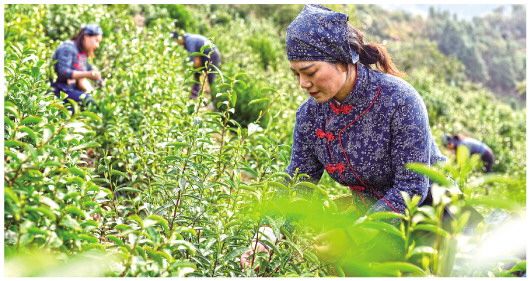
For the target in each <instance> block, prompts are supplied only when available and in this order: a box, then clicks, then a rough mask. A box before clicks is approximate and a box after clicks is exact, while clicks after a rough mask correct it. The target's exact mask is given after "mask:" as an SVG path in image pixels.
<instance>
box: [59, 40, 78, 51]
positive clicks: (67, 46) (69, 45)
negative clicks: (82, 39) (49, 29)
mask: <svg viewBox="0 0 530 281" xmlns="http://www.w3.org/2000/svg"><path fill="white" fill-rule="evenodd" d="M57 52H73V53H77V47H76V46H75V43H74V41H72V40H67V41H64V42H62V43H61V44H60V45H59V47H57Z"/></svg>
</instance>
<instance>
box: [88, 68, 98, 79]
mask: <svg viewBox="0 0 530 281" xmlns="http://www.w3.org/2000/svg"><path fill="white" fill-rule="evenodd" d="M87 78H89V79H90V80H94V81H97V80H101V73H100V72H99V71H97V70H92V71H90V75H89V76H88V77H87Z"/></svg>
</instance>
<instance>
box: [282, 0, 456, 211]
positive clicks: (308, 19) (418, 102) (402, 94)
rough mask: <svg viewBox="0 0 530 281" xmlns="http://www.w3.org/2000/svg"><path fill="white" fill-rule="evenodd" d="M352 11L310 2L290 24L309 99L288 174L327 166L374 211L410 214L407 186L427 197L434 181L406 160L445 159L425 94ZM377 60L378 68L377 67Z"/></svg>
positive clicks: (290, 47) (292, 56)
mask: <svg viewBox="0 0 530 281" xmlns="http://www.w3.org/2000/svg"><path fill="white" fill-rule="evenodd" d="M347 21H348V16H347V15H345V14H342V13H337V12H334V11H331V10H329V9H327V8H325V7H323V6H320V5H306V6H305V8H304V9H303V10H302V12H301V13H300V14H299V15H298V16H297V17H296V18H295V20H294V21H293V22H292V23H291V24H290V25H289V27H288V28H287V40H286V45H287V57H288V59H289V62H290V64H291V70H292V71H293V73H294V74H295V75H296V77H297V78H298V81H299V84H300V87H301V88H302V89H303V90H304V91H305V92H306V93H307V94H308V95H309V98H308V99H307V100H306V101H305V102H304V103H303V104H302V105H301V106H300V107H299V109H298V111H297V113H296V123H295V128H294V135H293V137H294V141H293V146H292V152H291V163H290V164H289V166H288V168H287V172H288V173H289V174H291V175H293V174H295V173H304V174H307V175H309V176H310V177H311V179H312V180H313V181H318V180H320V178H321V176H322V174H323V172H324V171H326V172H327V173H328V174H329V175H330V176H331V178H333V179H334V180H336V181H337V182H339V183H341V184H342V185H345V186H348V187H349V188H350V190H352V192H354V194H356V195H358V196H359V197H361V199H362V200H361V201H362V202H363V204H364V206H360V207H365V208H366V209H367V210H368V211H369V212H374V211H394V212H400V213H403V212H404V210H405V204H404V201H403V198H402V196H401V192H405V193H407V194H409V195H410V197H413V196H414V195H419V196H420V197H421V198H422V199H421V201H423V200H425V198H426V197H427V194H428V192H429V189H430V181H429V179H428V178H427V177H426V176H424V175H421V174H417V173H415V172H413V171H410V170H408V169H407V168H406V167H405V165H406V164H407V163H412V162H418V163H423V164H426V165H433V164H434V163H436V162H438V161H445V159H446V158H445V157H444V156H443V155H442V154H441V153H440V151H439V149H438V147H437V146H436V144H435V142H434V140H433V137H432V134H431V131H430V128H429V120H428V115H427V110H426V107H425V104H424V103H423V100H422V98H421V96H420V95H419V94H418V92H417V91H416V90H415V89H414V88H413V87H412V86H411V85H410V84H408V83H407V82H405V81H404V80H403V79H401V78H400V77H399V76H400V72H399V71H398V70H397V69H396V67H395V66H394V64H393V63H392V60H391V58H390V55H389V54H388V53H387V51H386V49H385V48H384V47H383V46H382V45H378V44H365V43H364V42H363V35H362V33H360V32H359V31H357V30H356V29H354V28H353V27H351V25H349V24H347ZM374 66H375V69H374Z"/></svg>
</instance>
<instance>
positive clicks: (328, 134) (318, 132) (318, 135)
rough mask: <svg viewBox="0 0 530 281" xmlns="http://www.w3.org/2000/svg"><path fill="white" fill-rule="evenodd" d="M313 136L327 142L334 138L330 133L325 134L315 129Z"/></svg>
mask: <svg viewBox="0 0 530 281" xmlns="http://www.w3.org/2000/svg"><path fill="white" fill-rule="evenodd" d="M315 135H316V136H317V137H318V138H321V139H323V138H325V139H327V140H328V141H332V140H334V139H335V136H334V135H333V134H332V133H330V132H326V131H324V130H322V129H317V130H316V132H315Z"/></svg>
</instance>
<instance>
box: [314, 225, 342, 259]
mask: <svg viewBox="0 0 530 281" xmlns="http://www.w3.org/2000/svg"><path fill="white" fill-rule="evenodd" d="M348 240H349V239H348V235H347V234H346V232H345V231H344V229H341V228H336V229H333V230H330V231H327V232H324V233H322V234H320V235H318V236H316V237H315V245H314V246H313V249H315V251H316V255H317V256H318V257H319V258H320V259H321V260H323V261H326V262H336V261H337V260H339V259H340V258H341V257H343V256H344V255H345V254H346V252H347V249H348V246H349V245H348Z"/></svg>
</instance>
